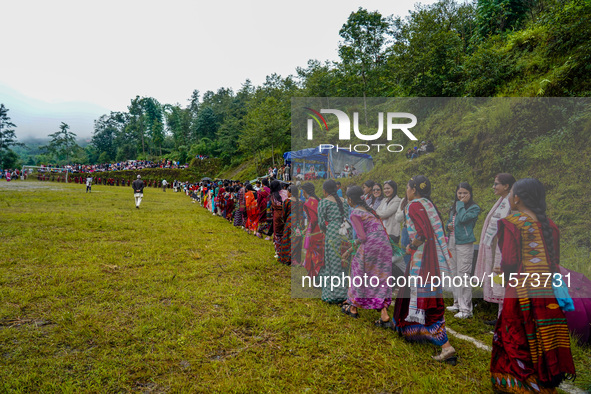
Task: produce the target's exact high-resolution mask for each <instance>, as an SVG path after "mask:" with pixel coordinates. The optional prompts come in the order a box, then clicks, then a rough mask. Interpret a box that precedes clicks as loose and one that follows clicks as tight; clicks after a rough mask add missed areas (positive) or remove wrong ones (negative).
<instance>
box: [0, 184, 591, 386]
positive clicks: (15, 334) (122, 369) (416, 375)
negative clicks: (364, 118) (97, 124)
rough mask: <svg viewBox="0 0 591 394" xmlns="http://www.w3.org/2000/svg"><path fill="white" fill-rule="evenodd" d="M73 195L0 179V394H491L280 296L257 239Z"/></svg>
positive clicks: (399, 346) (205, 216) (583, 353)
mask: <svg viewBox="0 0 591 394" xmlns="http://www.w3.org/2000/svg"><path fill="white" fill-rule="evenodd" d="M84 191H85V187H84V186H82V185H76V184H57V183H51V182H38V181H37V180H31V181H27V182H11V183H5V182H0V212H2V214H1V215H0V244H1V245H2V246H1V248H2V252H1V255H2V259H1V260H0V392H17V393H18V392H72V393H73V392H76V393H78V392H128V391H142V392H280V391H281V392H342V391H354V392H364V393H367V392H369V393H371V392H375V393H378V392H379V393H385V392H390V393H397V392H405V393H416V392H438V393H439V392H449V393H456V392H489V391H490V381H489V375H488V368H489V363H490V354H489V353H487V352H485V351H482V350H479V349H477V348H476V347H474V345H472V344H470V343H468V342H465V341H461V340H458V339H455V338H453V337H451V338H450V339H451V341H452V343H453V345H454V347H456V349H458V352H459V353H460V362H459V364H458V365H457V366H456V367H451V366H448V365H440V364H437V363H435V362H433V361H431V357H430V356H431V355H433V354H435V352H436V351H437V349H436V348H435V347H434V346H430V345H417V344H409V343H406V342H405V341H404V340H402V339H400V338H399V337H398V336H396V335H395V334H394V333H392V331H385V330H381V329H378V328H376V327H374V326H373V321H374V320H375V319H377V318H378V313H377V312H375V311H361V318H360V319H358V320H353V319H350V318H348V317H346V316H344V315H343V314H342V313H341V312H340V311H339V310H338V308H337V307H335V306H329V305H326V304H324V303H323V302H321V301H320V300H318V299H293V298H291V288H290V278H291V272H290V269H289V268H287V267H285V266H282V265H280V264H278V263H277V262H276V261H275V260H274V258H273V247H272V245H271V244H270V243H269V242H266V241H263V240H260V239H258V238H256V237H253V236H249V235H247V234H246V233H245V232H243V231H241V230H239V229H236V228H234V227H233V226H231V225H230V224H229V223H227V222H226V221H225V220H223V219H220V218H218V217H213V216H212V215H211V214H209V213H208V212H206V211H205V210H204V209H202V208H200V207H199V206H198V204H192V203H191V202H190V200H189V199H188V198H187V197H186V196H184V194H181V193H176V194H175V193H172V192H171V191H170V190H169V191H167V192H166V193H163V192H162V191H161V190H160V189H146V191H145V193H144V196H145V197H144V200H143V202H142V205H141V209H139V210H137V209H135V208H134V201H133V195H132V190H131V188H129V187H116V186H115V187H110V186H93V192H92V193H91V194H86V193H85V192H84ZM487 313H488V314H489V315H490V314H491V311H488V312H487ZM482 316H485V315H484V314H483V315H482ZM487 317H488V316H487ZM447 318H448V320H449V325H450V327H452V328H454V329H455V330H456V331H459V332H462V333H464V334H467V335H473V336H477V337H478V338H479V339H481V340H482V341H484V342H485V343H487V344H490V338H491V336H490V335H489V334H487V333H486V332H483V331H484V330H487V328H486V326H484V324H482V323H481V322H480V320H478V319H474V321H472V322H469V323H466V322H463V321H455V320H454V319H453V317H451V316H450V315H448V316H447ZM590 355H591V352H589V350H588V349H580V348H576V349H575V357H576V358H577V364H576V366H577V369H578V372H579V378H578V379H577V382H576V383H577V385H579V386H580V387H585V386H584V384H587V385H588V384H589V381H590V380H589V375H590V372H589V371H590V370H591V368H590V366H591V363H590V361H589V358H590ZM587 387H589V386H587Z"/></svg>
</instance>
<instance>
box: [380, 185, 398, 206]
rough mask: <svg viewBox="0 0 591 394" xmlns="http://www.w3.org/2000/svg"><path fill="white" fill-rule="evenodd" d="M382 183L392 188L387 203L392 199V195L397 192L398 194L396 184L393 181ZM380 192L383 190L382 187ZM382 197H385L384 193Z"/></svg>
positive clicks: (394, 195)
mask: <svg viewBox="0 0 591 394" xmlns="http://www.w3.org/2000/svg"><path fill="white" fill-rule="evenodd" d="M384 185H388V186H390V187H391V188H392V190H394V191H393V192H392V195H391V196H390V197H389V198H388V200H387V204H390V201H392V199H393V198H394V197H396V196H397V194H398V185H397V184H396V182H394V181H386V182H384ZM382 192H383V188H382ZM384 197H385V195H384Z"/></svg>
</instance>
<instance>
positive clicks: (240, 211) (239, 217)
mask: <svg viewBox="0 0 591 394" xmlns="http://www.w3.org/2000/svg"><path fill="white" fill-rule="evenodd" d="M238 188H239V189H238V194H237V196H236V198H237V203H238V207H237V208H236V210H235V214H234V226H237V227H241V226H244V223H245V222H246V218H245V216H246V200H245V198H244V195H245V193H246V189H245V188H244V186H240V185H239V186H238Z"/></svg>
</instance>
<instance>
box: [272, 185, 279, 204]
mask: <svg viewBox="0 0 591 394" xmlns="http://www.w3.org/2000/svg"><path fill="white" fill-rule="evenodd" d="M280 190H281V182H279V181H278V180H274V181H271V196H273V198H274V199H275V201H276V202H281V194H279V191H280Z"/></svg>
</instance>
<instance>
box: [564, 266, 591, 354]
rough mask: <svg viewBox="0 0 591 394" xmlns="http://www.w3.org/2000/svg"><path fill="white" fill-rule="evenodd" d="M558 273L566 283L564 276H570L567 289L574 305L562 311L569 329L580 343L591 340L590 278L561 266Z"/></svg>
mask: <svg viewBox="0 0 591 394" xmlns="http://www.w3.org/2000/svg"><path fill="white" fill-rule="evenodd" d="M560 274H561V275H562V279H563V280H564V281H567V283H568V279H567V278H566V277H565V276H566V275H569V277H570V284H569V288H568V291H569V294H570V296H571V298H572V299H573V304H574V305H575V310H574V311H572V312H565V313H564V315H565V316H566V322H567V324H568V328H569V331H570V332H571V333H573V334H574V336H576V337H577V338H578V340H579V343H580V344H581V345H583V344H586V343H589V341H590V340H591V280H589V279H588V278H587V277H586V276H585V275H583V274H581V273H579V272H575V271H571V270H568V269H566V268H564V267H562V266H561V267H560Z"/></svg>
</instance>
